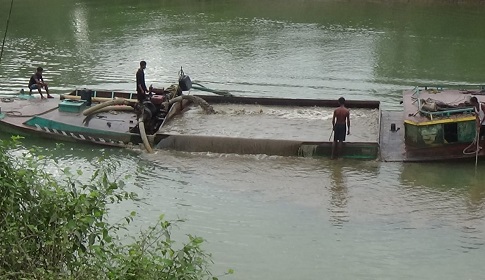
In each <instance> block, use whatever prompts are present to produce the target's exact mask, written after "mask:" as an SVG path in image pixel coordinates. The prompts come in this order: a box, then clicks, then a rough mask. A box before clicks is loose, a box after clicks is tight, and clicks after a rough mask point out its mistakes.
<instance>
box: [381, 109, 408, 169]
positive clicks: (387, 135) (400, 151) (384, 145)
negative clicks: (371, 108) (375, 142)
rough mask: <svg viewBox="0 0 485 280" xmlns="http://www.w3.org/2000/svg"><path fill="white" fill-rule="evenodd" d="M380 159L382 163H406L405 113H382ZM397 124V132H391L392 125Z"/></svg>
mask: <svg viewBox="0 0 485 280" xmlns="http://www.w3.org/2000/svg"><path fill="white" fill-rule="evenodd" d="M381 114H382V115H381V125H380V139H379V145H380V157H381V160H382V161H389V162H393V161H405V159H406V150H405V146H404V120H403V118H404V112H403V111H381ZM393 123H394V124H396V131H394V132H393V131H391V124H393Z"/></svg>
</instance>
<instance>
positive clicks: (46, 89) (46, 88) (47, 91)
mask: <svg viewBox="0 0 485 280" xmlns="http://www.w3.org/2000/svg"><path fill="white" fill-rule="evenodd" d="M44 88H45V92H46V93H47V98H54V97H53V96H52V95H50V94H49V87H48V86H47V84H45V85H44Z"/></svg>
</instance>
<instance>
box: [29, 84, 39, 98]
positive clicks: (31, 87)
mask: <svg viewBox="0 0 485 280" xmlns="http://www.w3.org/2000/svg"><path fill="white" fill-rule="evenodd" d="M33 89H37V85H36V84H33V85H31V86H30V87H29V95H32V90H33Z"/></svg>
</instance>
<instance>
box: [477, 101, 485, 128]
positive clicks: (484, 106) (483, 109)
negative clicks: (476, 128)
mask: <svg viewBox="0 0 485 280" xmlns="http://www.w3.org/2000/svg"><path fill="white" fill-rule="evenodd" d="M480 106H481V107H482V111H483V112H485V104H483V103H480ZM477 118H478V120H479V122H480V126H482V125H483V123H484V121H485V118H484V119H483V120H480V114H477Z"/></svg>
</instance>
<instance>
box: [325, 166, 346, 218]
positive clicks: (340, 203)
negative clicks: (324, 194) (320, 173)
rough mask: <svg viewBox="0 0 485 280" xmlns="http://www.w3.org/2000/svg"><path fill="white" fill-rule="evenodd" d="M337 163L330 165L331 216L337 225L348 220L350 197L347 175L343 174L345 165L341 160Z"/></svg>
mask: <svg viewBox="0 0 485 280" xmlns="http://www.w3.org/2000/svg"><path fill="white" fill-rule="evenodd" d="M336 162H337V164H332V165H331V166H329V167H330V169H331V173H330V179H331V186H330V198H331V200H330V205H331V208H330V209H329V211H330V213H331V214H330V217H331V219H332V221H333V222H334V223H335V224H336V225H343V224H344V223H345V222H348V221H349V220H348V218H349V217H348V213H347V203H348V199H349V194H348V189H347V185H346V182H345V179H346V178H345V175H344V174H343V171H344V170H342V169H343V168H344V166H342V165H341V164H338V163H340V162H341V161H336Z"/></svg>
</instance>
